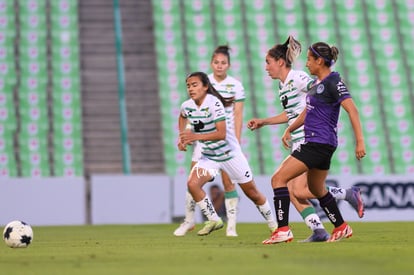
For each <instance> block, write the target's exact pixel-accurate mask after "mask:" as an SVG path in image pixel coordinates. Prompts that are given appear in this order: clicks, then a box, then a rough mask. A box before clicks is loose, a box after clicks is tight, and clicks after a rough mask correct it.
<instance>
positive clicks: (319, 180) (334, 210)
mask: <svg viewBox="0 0 414 275" xmlns="http://www.w3.org/2000/svg"><path fill="white" fill-rule="evenodd" d="M327 175H328V170H320V169H310V170H309V172H308V186H309V190H310V191H311V192H312V194H314V195H315V196H316V197H317V198H318V200H319V204H320V206H321V208H322V209H323V211H324V212H325V214H326V216H327V217H328V219H329V220H330V221H331V223H332V224H333V225H334V226H335V228H334V230H333V232H332V234H331V237H330V238H329V239H328V242H331V241H338V240H340V239H342V238H349V237H351V236H352V229H351V227H350V226H349V225H348V224H347V223H346V222H345V221H344V219H343V218H342V214H341V212H340V210H339V208H338V205H337V203H336V200H335V198H334V197H333V196H332V194H331V193H330V192H328V191H327V190H326V186H325V180H326V177H327Z"/></svg>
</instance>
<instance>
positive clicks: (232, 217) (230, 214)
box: [224, 198, 239, 230]
mask: <svg viewBox="0 0 414 275" xmlns="http://www.w3.org/2000/svg"><path fill="white" fill-rule="evenodd" d="M224 204H225V205H226V214H227V228H234V229H235V230H236V221H237V205H238V204H239V198H226V199H224Z"/></svg>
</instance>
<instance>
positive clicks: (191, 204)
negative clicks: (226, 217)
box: [174, 154, 197, 236]
mask: <svg viewBox="0 0 414 275" xmlns="http://www.w3.org/2000/svg"><path fill="white" fill-rule="evenodd" d="M193 155H194V154H193ZM196 163H197V161H194V160H193V161H192V162H191V169H190V171H191V170H192V169H193V167H194V166H195V165H196ZM195 206H196V202H195V200H194V199H193V197H192V196H191V194H190V192H189V191H188V189H187V191H186V193H185V212H184V214H185V216H184V221H183V222H182V223H181V224H180V226H179V227H178V228H177V229H176V230H175V231H174V235H175V236H184V235H185V234H186V233H187V232H189V231H192V230H193V229H194V227H195Z"/></svg>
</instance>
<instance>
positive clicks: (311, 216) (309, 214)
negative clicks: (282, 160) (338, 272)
mask: <svg viewBox="0 0 414 275" xmlns="http://www.w3.org/2000/svg"><path fill="white" fill-rule="evenodd" d="M306 182H307V174H306V173H303V174H302V175H300V176H298V177H296V178H294V179H292V180H291V181H289V183H288V189H289V194H290V201H291V203H292V204H293V205H294V206H295V208H296V210H297V211H298V212H299V214H300V215H301V216H302V218H303V220H304V221H305V224H306V225H307V226H308V227H309V228H310V229H311V230H312V235H311V236H309V237H308V238H307V239H305V240H303V241H302V242H324V241H326V240H327V239H328V238H329V234H328V232H327V231H326V230H325V227H324V226H323V223H322V222H321V219H320V218H319V216H318V215H317V214H316V211H315V208H314V207H313V206H312V204H311V203H310V202H309V201H308V200H304V199H299V198H296V197H295V196H294V194H295V189H300V188H306V189H307V188H308V185H307V183H306Z"/></svg>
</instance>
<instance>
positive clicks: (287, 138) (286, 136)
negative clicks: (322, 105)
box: [282, 108, 306, 148]
mask: <svg viewBox="0 0 414 275" xmlns="http://www.w3.org/2000/svg"><path fill="white" fill-rule="evenodd" d="M305 117H306V108H305V109H303V111H302V113H300V115H299V116H298V117H297V118H296V119H295V121H294V122H293V123H292V124H291V125H289V127H287V128H286V130H285V132H284V133H283V136H282V143H283V146H284V147H285V148H290V146H291V140H292V137H291V135H290V133H292V132H293V131H295V130H296V129H298V128H299V127H300V126H302V125H303V124H304V123H305Z"/></svg>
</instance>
